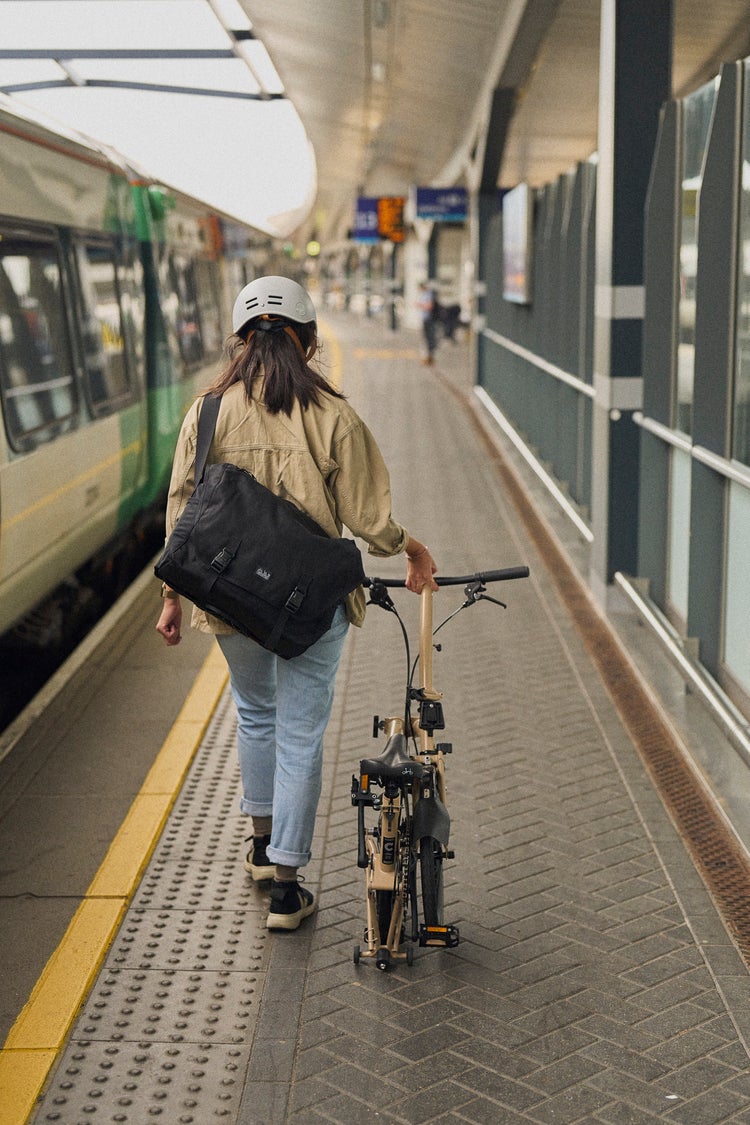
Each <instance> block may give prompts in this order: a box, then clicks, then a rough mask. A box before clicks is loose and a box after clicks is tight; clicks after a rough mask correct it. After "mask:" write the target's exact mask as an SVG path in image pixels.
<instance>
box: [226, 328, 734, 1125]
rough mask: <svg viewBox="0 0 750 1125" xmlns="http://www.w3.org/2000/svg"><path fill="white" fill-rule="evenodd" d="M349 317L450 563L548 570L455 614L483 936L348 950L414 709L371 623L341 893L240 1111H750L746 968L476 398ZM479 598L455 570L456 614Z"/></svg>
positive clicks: (339, 730) (342, 685)
mask: <svg viewBox="0 0 750 1125" xmlns="http://www.w3.org/2000/svg"><path fill="white" fill-rule="evenodd" d="M336 330H337V333H338V334H339V338H340V339H341V340H342V342H343V346H344V360H345V362H344V370H345V389H346V390H347V391H348V393H349V394H350V397H351V398H352V400H353V401H354V403H355V404H356V405H357V406H358V407H359V408H360V409H361V411H362V413H363V414H364V416H365V417H366V419H367V421H368V422H369V424H370V425H371V428H372V429H373V431H374V432H375V434H376V436H377V438H378V441H379V443H380V445H381V447H382V449H383V452H384V454H385V456H386V459H387V461H388V464H389V466H390V468H391V472H392V476H393V481H394V511H395V514H396V516H397V518H399V519H402V521H403V522H405V523H406V524H407V525H408V526H409V528H410V530H413V532H414V534H415V535H417V536H418V537H420V538H423V539H424V540H425V541H426V542H428V543H429V545H430V547H431V549H432V550H433V553H434V554H435V556H436V558H437V560H438V562H439V564H440V567H441V569H442V570H443V571H444V572H446V573H447V572H450V571H453V572H467V571H471V570H473V569H478V568H480V567H482V566H484V567H490V566H511V565H515V564H517V563H521V562H526V563H528V564H529V566H530V567H531V569H532V578H531V579H530V580H529V581H527V582H515V583H512V584H508V585H507V586H505V587H503V588H502V590H500V592H499V596H500V597H503V598H504V600H506V601H507V603H508V607H509V608H508V609H507V610H506V611H502V610H500V609H497V608H495V607H493V606H491V605H485V606H476V607H473V608H472V609H471V610H468V611H466V612H465V613H463V614H462V615H460V616H459V618H458V619H457V620H456V621H455V622H453V623H451V625H450V626H447V627H446V629H445V630H444V631H443V634H442V635H441V639H442V643H443V650H442V652H441V653H440V654H438V655H436V657H435V683H436V685H437V686H438V687H439V688H441V689H442V690H443V692H444V705H445V711H446V725H447V729H446V732H445V737H446V739H450V740H451V741H452V742H453V745H454V753H453V755H452V757H450V758H449V759H448V793H449V807H450V811H451V816H452V836H451V844H452V846H453V847H454V848H455V852H456V858H455V860H453V861H451V862H450V863H449V864H448V865H447V868H446V888H445V896H446V919H447V920H448V921H450V922H454V923H456V924H457V925H458V926H459V927H460V931H461V943H460V945H459V946H458V947H457V948H456V949H452V950H433V949H431V950H420V951H418V953H417V956H416V959H415V963H414V965H413V966H412V967H411V968H408V967H407V966H406V965H401V966H399V967H398V968H397V969H395V970H394V971H392V972H389V973H379V972H378V971H377V970H376V969H375V967H374V964H372V963H369V962H362V963H360V964H359V965H358V966H355V965H354V963H353V959H352V949H353V946H354V944H355V943H356V942H358V941H360V940H361V933H362V929H363V918H364V893H363V880H362V877H361V873H360V872H359V871H358V870H357V868H356V862H355V861H356V816H355V811H354V810H353V809H352V807H351V804H350V800H349V788H350V783H351V774H352V772H353V771H354V769H356V765H357V762H358V760H359V758H360V756H364V755H366V754H367V755H369V754H372V753H373V752H375V751H374V749H373V748H374V747H375V745H376V744H374V743H373V742H372V741H371V740H370V737H369V732H370V726H371V718H372V715H373V713H375V712H378V713H380V714H384V713H386V712H387V711H392V710H396V709H398V707H399V703H400V700H401V686H400V685H401V679H402V666H403V662H402V657H401V648H400V635H399V632H398V627H397V623H396V622H395V620H394V619H393V618H392V617H390V615H387V614H384V613H382V612H380V611H378V610H376V609H372V610H370V612H369V614H368V620H367V623H366V626H365V628H364V629H363V630H361V631H353V634H352V636H351V637H350V641H349V643H348V647H347V650H346V653H345V658H344V663H343V665H342V669H341V673H340V678H339V683H338V691H337V698H336V704H335V710H334V716H333V719H332V723H331V727H330V730H329V739H328V746H327V764H326V778H325V783H324V797H323V801H322V803H321V809H320V816H319V824H318V829H317V835H316V845H315V852H316V854H315V859H314V861H313V864H312V865H311V867H310V869H309V883H310V885H311V886H313V888H314V889H315V890H316V892H317V894H318V896H319V911H318V913H317V915H316V917H315V919H314V922H312V924H310V925H308V926H307V927H306V928H304V929H303V930H301V931H299V932H298V933H297V934H295V935H280V936H277V937H274V939H273V943H272V950H271V960H270V966H269V973H268V981H267V984H266V990H265V992H264V995H263V999H262V1003H261V1006H260V1014H259V1022H258V1028H257V1033H256V1037H255V1040H254V1043H253V1049H252V1054H251V1063H250V1071H249V1076H250V1082H249V1083H248V1085H247V1087H246V1090H245V1097H244V1101H243V1105H242V1109H241V1112H240V1116H239V1119H238V1120H240V1121H242V1122H248V1123H249V1122H252V1123H254V1125H255V1123H259V1122H268V1123H272V1122H282V1121H304V1122H318V1121H325V1122H341V1123H353V1125H357V1123H360V1122H365V1121H370V1120H373V1119H374V1120H382V1121H385V1122H393V1123H400V1122H408V1123H416V1122H441V1123H446V1125H447V1123H449V1122H493V1123H495V1122H503V1123H505V1122H508V1123H510V1122H522V1121H523V1122H540V1123H547V1122H555V1123H558V1122H571V1123H572V1122H606V1123H611V1125H624V1123H638V1125H640V1123H642V1122H648V1121H667V1122H673V1123H679V1125H712V1123H718V1122H743V1121H744V1122H750V1063H749V1061H748V1051H747V1042H748V1033H750V978H749V977H748V973H747V970H746V968H745V965H744V963H743V961H742V960H741V958H740V957H739V955H738V954H737V952H736V951H735V949H734V947H733V945H732V943H731V941H730V940H729V938H728V936H727V934H726V932H725V930H724V928H723V926H722V924H721V922H720V920H719V918H718V916H717V914H716V912H715V910H714V908H713V905H712V903H711V901H710V898H709V897H708V895H707V893H706V891H705V889H704V887H703V884H702V882H701V880H700V878H699V876H698V874H697V873H696V871H695V868H694V867H693V865H692V863H691V861H690V859H689V857H688V855H687V853H686V851H685V849H684V847H683V845H682V843H681V841H680V839H679V836H678V835H677V833H676V832H675V830H674V828H673V826H672V823H671V821H670V820H669V818H668V817H667V815H666V813H665V811H664V808H663V806H662V804H661V802H660V800H659V798H658V795H657V794H656V793H655V792H654V790H653V787H652V785H651V782H650V781H649V779H648V778H647V776H646V774H645V771H644V769H643V767H642V765H641V762H640V760H639V758H638V756H637V754H636V752H635V750H634V748H633V746H632V744H631V743H630V741H629V739H628V737H627V735H626V733H625V731H624V729H623V727H622V725H621V723H620V721H619V719H618V717H617V714H616V712H615V709H614V706H613V704H612V701H611V700H610V698H609V697H608V695H607V694H606V692H605V690H604V688H603V686H602V683H601V681H600V679H599V677H598V675H597V673H596V671H595V670H594V668H593V666H592V664H591V663H590V661H589V658H588V656H587V655H586V652H585V650H584V648H583V645H582V642H581V640H580V638H579V637H578V636H577V635H576V632H575V630H574V628H573V626H572V624H571V621H570V619H569V617H568V615H567V613H566V610H565V608H564V607H563V606H562V605H561V604H560V602H559V600H558V598H557V596H556V594H555V591H554V587H553V584H552V582H551V579H550V576H549V575H548V574H547V573H546V571H545V567H544V564H543V563H542V561H541V559H539V558H538V556H537V555H536V553H535V551H534V549H533V547H532V545H531V544H530V542H528V541H527V540H526V539H525V537H524V534H523V531H522V529H521V528H520V525H519V521H518V519H517V517H516V516H515V513H514V511H513V510H512V509H511V508H510V507H509V505H508V502H507V500H506V498H505V496H504V495H503V492H502V489H501V488H500V486H499V484H498V482H497V479H496V478H495V477H494V475H493V471H492V470H491V468H490V467H489V466H488V465H487V464H486V463H484V462H483V460H482V458H481V455H480V452H479V449H478V446H477V444H476V438H475V436H474V434H473V432H472V429H471V426H470V424H469V422H468V420H467V416H466V414H465V412H464V411H463V410H462V408H461V406H460V404H458V403H457V402H456V400H455V397H454V396H452V395H451V394H450V393H449V392H448V391H447V390H446V388H445V385H444V383H443V382H442V381H441V380H440V379H438V378H436V376H435V373H434V372H432V371H430V370H429V369H425V368H422V367H421V366H420V365H419V364H418V362H417V360H416V355H417V350H416V344H415V339H416V338H415V337H414V336H413V335H411V334H408V333H398V334H395V335H392V334H390V333H388V332H387V331H386V330H384V329H381V328H379V327H378V326H373V325H369V324H357V325H353V324H352V322H347V321H345V320H342V321H341V322H340V323H337V324H336ZM355 348H356V355H355V354H354V349H355ZM467 362H468V357H467V355H466V349H465V347H462V346H459V347H457V348H455V349H451V350H448V348H447V347H445V346H444V348H443V349H442V350H441V351H439V353H438V370H442V371H443V372H444V373H446V374H448V375H449V376H450V377H451V378H452V379H453V380H454V381H455V382H457V383H461V382H462V381H463V380H464V377H465V374H466V364H467ZM401 565H402V564H401V561H400V560H393V561H391V560H389V561H387V562H385V563H382V562H380V561H378V562H377V563H374V560H373V565H371V566H370V568H369V569H370V571H371V572H373V571H375V572H376V573H381V572H382V573H387V574H398V573H400V568H401ZM409 598H410V595H405V598H404V599H402V601H404V600H405V602H406V604H407V609H406V612H407V614H408V615H409V616H410V618H413V611H414V605H415V604H416V599H414V602H413V603H409ZM459 598H460V595H459V594H458V593H455V592H454V593H453V594H451V592H450V591H448V590H444V591H441V593H440V594H439V596H438V599H437V602H436V611H435V616H436V623H437V622H438V621H439V620H441V619H442V615H441V614H440V609H441V608H442V607H443V606H445V607H446V613H447V612H448V611H449V610H450V609H451V608H453V607H454V606H455V605H457V604H458V600H459ZM380 746H381V748H382V743H381V744H380Z"/></svg>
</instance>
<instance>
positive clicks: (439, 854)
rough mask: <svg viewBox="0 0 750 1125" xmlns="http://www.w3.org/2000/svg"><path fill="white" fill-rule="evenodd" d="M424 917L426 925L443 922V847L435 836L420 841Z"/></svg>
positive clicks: (440, 924)
mask: <svg viewBox="0 0 750 1125" xmlns="http://www.w3.org/2000/svg"><path fill="white" fill-rule="evenodd" d="M419 874H420V878H421V882H422V918H423V920H424V923H425V925H426V926H442V924H443V849H442V846H441V844H440V841H439V840H436V839H435V838H434V837H433V836H423V837H422V839H421V840H420V841H419Z"/></svg>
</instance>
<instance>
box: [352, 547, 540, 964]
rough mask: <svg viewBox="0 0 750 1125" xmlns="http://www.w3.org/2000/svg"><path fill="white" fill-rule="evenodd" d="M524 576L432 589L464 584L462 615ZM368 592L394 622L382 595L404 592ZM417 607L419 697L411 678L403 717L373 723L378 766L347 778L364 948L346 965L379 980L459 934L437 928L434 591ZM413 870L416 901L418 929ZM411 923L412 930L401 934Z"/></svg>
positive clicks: (491, 576)
mask: <svg viewBox="0 0 750 1125" xmlns="http://www.w3.org/2000/svg"><path fill="white" fill-rule="evenodd" d="M528 573H529V571H528V568H526V567H515V568H512V569H510V570H504V571H490V572H487V573H486V574H476V575H471V576H468V577H464V578H442V579H440V578H439V579H438V583H439V584H441V585H449V584H450V585H457V584H463V583H467V586H466V591H465V592H466V596H467V600H466V601H465V602H464V603H463V606H462V607H461V608H466V607H467V606H469V605H471V604H473V603H474V602H476V601H478V600H480V599H484V600H488V601H495V599H493V598H489V597H487V596H486V595H485V594H484V592H483V591H484V589H485V586H484V582H485V581H499V580H501V579H508V578H525V577H527V576H528ZM370 585H371V587H373V589H375V588H377V589H378V600H377V603H376V604H380V605H382V606H383V607H384V608H387V609H392V610H393V612H396V610H395V607H394V606H393V603H392V602H391V601H390V598H388V595H387V594H386V593H385V590H384V589H383V587H384V586H386V585H393V586H403V582H396V581H390V582H381V581H380V580H378V579H372V580H370ZM420 599H421V600H420V615H419V655H418V667H419V687H418V688H414V687H412V684H411V677H410V678H409V683H408V685H407V700H406V707H405V708H404V714H403V715H402V716H390V717H388V718H385V719H380V718H378V716H376V717H375V722H374V725H373V734H374V735H376V736H377V734H378V732H379V731H381V730H382V731H383V732H384V733H385V736H386V747H385V750H384V751H383V753H382V754H381V755H380V756H379V757H377V758H365V759H362V761H361V762H360V772H359V775H357V774H355V775H354V776H353V777H352V804H353V805H355V806H356V807H357V829H358V854H357V865H358V866H359V867H360V868H362V869H363V870H364V872H365V917H366V922H365V930H364V948H362V947H361V946H359V945H357V946H355V949H354V961H355V964H356V963H358V962H359V960H360V959H361V958H372V959H374V960H375V963H376V965H377V967H378V968H379V969H381V970H387V969H388V968H389V967H390V966H391V964H392V963H393V962H395V961H401V960H405V961H406V962H407V964H411V963H412V960H413V954H414V943H416V942H418V943H419V945H420V946H442V947H448V948H452V947H454V946H456V945H457V944H458V942H459V932H458V928H457V927H456V926H454V925H449V924H446V923H445V922H444V920H443V904H442V869H443V861H444V860H445V859H452V858H453V853H452V852H451V851H449V849H448V842H449V836H450V816H449V814H448V810H447V807H446V806H447V793H446V777H445V757H446V755H447V754H449V753H450V752H451V750H452V747H451V744H450V743H444V742H438V743H436V742H435V739H434V733H435V731H436V730H442V729H444V726H445V723H444V718H443V708H442V702H441V700H442V694H441V692H439V691H436V690H435V688H434V686H433V661H432V658H433V592H432V590H431V589H430V588H429V587H425V588H424V589H423V590H422V593H421V594H420ZM373 600H375V596H374V594H373ZM496 604H498V605H503V603H502V602H496ZM456 612H459V611H458V610H457V611H456ZM397 616H398V614H397ZM451 616H453V615H451ZM399 621H401V619H400V618H399ZM443 624H445V622H444V623H443ZM403 628H404V627H403V623H402V629H403ZM404 636H405V638H406V633H405V631H404ZM407 650H408V642H407ZM413 702H417V703H418V705H419V715H418V717H417V716H416V715H414V714H413V713H412V707H411V704H412V703H413ZM409 740H411V742H412V745H413V746H414V748H415V751H414V753H413V754H412V753H410V752H409V749H408V747H409ZM367 808H371V809H373V811H374V812H375V813H376V814H377V816H376V820H375V824H374V825H373V826H372V827H371V828H369V829H367V827H366V823H365V809H367ZM417 866H419V872H420V879H421V891H422V894H421V904H422V916H423V921H422V922H421V923H420V922H419V914H418V900H417ZM409 915H411V928H410V931H409V932H408V933H407V932H406V927H407V922H408V917H409ZM405 939H406V948H405V949H403V948H402V946H403V945H404V941H405Z"/></svg>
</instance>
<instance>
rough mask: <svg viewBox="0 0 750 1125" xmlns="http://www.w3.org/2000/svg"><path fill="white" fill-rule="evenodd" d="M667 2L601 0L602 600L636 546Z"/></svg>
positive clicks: (597, 339) (598, 359) (598, 319)
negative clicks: (636, 414)
mask: <svg viewBox="0 0 750 1125" xmlns="http://www.w3.org/2000/svg"><path fill="white" fill-rule="evenodd" d="M672 9H673V0H602V6H601V46H600V64H599V74H600V76H599V145H598V154H599V166H598V170H597V196H596V295H595V325H594V390H595V395H596V397H595V399H594V412H593V466H592V473H593V481H592V513H591V514H592V529H593V532H594V543H593V547H592V553H591V572H590V575H589V579H590V583H591V587H592V590H593V592H594V594H595V596H596V597H597V599H598V600H599V601H600V603H602V604H603V603H604V602H605V600H606V595H607V586H608V584H609V583H610V582H611V581H612V577H613V575H614V573H615V572H616V571H618V570H621V571H624V572H626V573H629V574H635V573H636V570H637V553H638V478H639V448H640V438H639V433H638V429H637V427H636V426H635V425H634V423H633V421H632V416H633V411H634V410H637V409H639V408H640V406H641V399H642V378H641V334H642V326H643V305H644V290H643V228H644V205H645V200H646V192H647V188H648V180H649V175H650V171H651V162H652V159H653V154H654V148H655V143H656V136H657V130H658V124H659V112H660V110H661V107H662V105H663V104H664V102H666V101H667V100H668V98H669V97H670V94H671V57H672Z"/></svg>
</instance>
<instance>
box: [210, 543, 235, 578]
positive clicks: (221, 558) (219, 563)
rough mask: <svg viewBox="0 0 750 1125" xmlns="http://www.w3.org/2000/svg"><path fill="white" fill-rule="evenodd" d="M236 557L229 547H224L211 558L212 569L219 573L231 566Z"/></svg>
mask: <svg viewBox="0 0 750 1125" xmlns="http://www.w3.org/2000/svg"><path fill="white" fill-rule="evenodd" d="M233 558H234V554H233V552H232V551H230V550H229V548H228V547H222V548H221V550H220V551H219V553H218V555H217V556H216V557H215V558H213V559H211V569H212V570H215V571H217V572H218V573H219V574H221V572H222V571H223V570H226V568H227V567H228V566H229V564H230V562H231V561H232V559H233Z"/></svg>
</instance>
